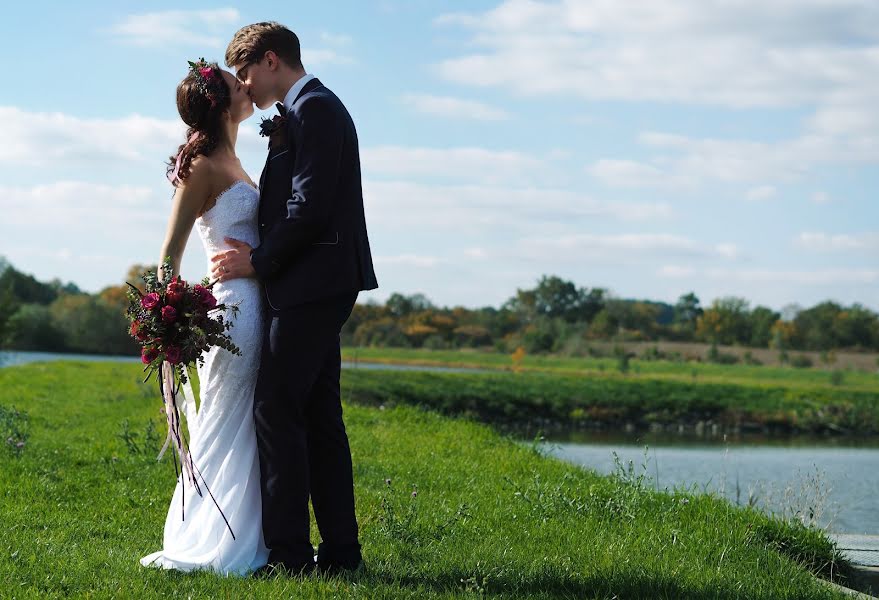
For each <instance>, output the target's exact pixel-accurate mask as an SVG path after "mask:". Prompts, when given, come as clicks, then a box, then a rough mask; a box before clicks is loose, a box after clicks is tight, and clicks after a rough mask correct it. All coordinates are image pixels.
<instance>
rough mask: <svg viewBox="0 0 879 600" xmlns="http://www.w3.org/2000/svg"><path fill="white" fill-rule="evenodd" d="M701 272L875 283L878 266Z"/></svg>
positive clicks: (734, 278) (745, 278)
mask: <svg viewBox="0 0 879 600" xmlns="http://www.w3.org/2000/svg"><path fill="white" fill-rule="evenodd" d="M705 276H707V277H708V278H710V279H716V280H721V281H724V282H739V283H750V284H753V283H760V284H773V285H778V284H785V285H787V284H790V285H806V286H822V285H857V284H870V283H879V270H877V269H858V268H848V267H841V268H837V269H814V270H783V269H779V270H775V269H707V270H706V271H705Z"/></svg>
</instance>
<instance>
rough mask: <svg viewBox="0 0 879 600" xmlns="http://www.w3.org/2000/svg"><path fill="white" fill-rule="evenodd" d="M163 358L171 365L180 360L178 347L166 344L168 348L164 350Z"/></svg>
mask: <svg viewBox="0 0 879 600" xmlns="http://www.w3.org/2000/svg"><path fill="white" fill-rule="evenodd" d="M165 360H167V361H168V362H169V363H171V364H172V365H176V364H177V363H179V362H180V348H178V347H177V346H168V349H167V350H165Z"/></svg>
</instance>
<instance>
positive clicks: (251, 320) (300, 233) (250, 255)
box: [140, 22, 378, 575]
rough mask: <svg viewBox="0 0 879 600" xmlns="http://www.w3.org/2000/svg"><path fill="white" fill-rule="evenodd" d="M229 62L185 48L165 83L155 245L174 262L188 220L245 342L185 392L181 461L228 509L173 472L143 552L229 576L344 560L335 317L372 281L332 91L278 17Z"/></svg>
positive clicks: (345, 133)
mask: <svg viewBox="0 0 879 600" xmlns="http://www.w3.org/2000/svg"><path fill="white" fill-rule="evenodd" d="M225 62H226V65H227V66H228V67H230V68H231V69H233V70H234V74H233V71H227V70H225V69H221V68H220V67H219V66H218V65H217V64H216V63H208V62H205V61H204V60H199V61H198V62H191V63H190V69H189V72H188V73H187V74H186V77H184V79H183V81H181V82H180V84H179V85H178V86H177V110H178V112H179V113H180V118H181V119H182V120H183V122H184V123H186V125H187V126H188V131H187V133H186V141H185V143H183V144H182V145H181V146H180V147H179V148H178V150H177V152H176V153H175V154H174V155H173V156H172V157H171V160H170V164H169V166H168V170H167V176H168V179H169V180H170V181H171V184H172V185H173V186H174V188H175V191H174V199H173V207H172V209H171V215H170V219H169V223H168V229H167V233H166V236H165V241H164V243H163V244H162V249H161V254H160V260H159V264H161V263H162V261H163V260H164V259H165V257H170V260H171V267H172V269H173V272H174V273H179V269H180V262H181V258H182V256H183V251H184V248H185V246H186V241H187V239H188V237H189V235H190V233H191V231H192V228H193V226H195V227H196V229H197V230H198V233H199V236H200V237H201V241H202V244H203V245H204V249H205V252H206V254H207V256H208V257H210V258H209V265H208V269H209V271H210V277H211V279H213V280H216V281H217V283H216V284H215V285H214V287H213V293H214V296H215V297H216V298H217V301H218V302H219V303H221V304H226V305H237V306H238V307H239V313H238V316H237V318H236V320H235V324H234V327H232V329H231V330H230V337H231V338H232V341H233V342H234V344H235V345H236V346H237V347H238V348H239V349H240V350H241V355H240V356H236V355H234V354H232V353H230V352H229V351H227V350H225V349H223V348H220V347H213V348H211V349H210V351H208V352H206V353H205V354H203V355H202V358H203V359H204V362H203V364H200V365H199V366H198V367H197V369H198V380H199V388H200V389H199V395H200V403H199V406H198V410H197V411H196V409H195V401H194V399H193V398H192V395H191V394H186V395H187V398H186V402H185V407H184V413H185V415H186V421H187V427H188V429H189V435H190V443H189V448H190V452H191V455H192V458H193V461H194V462H195V463H196V464H197V465H198V469H199V471H200V474H201V476H202V478H203V480H204V481H205V483H206V484H207V487H208V488H209V490H210V492H211V493H212V495H213V498H214V499H215V500H216V502H217V505H218V506H219V507H222V512H221V511H220V510H217V506H215V505H214V503H213V502H212V501H211V499H210V498H209V497H207V495H205V496H201V495H199V494H195V493H192V489H189V490H186V489H184V488H186V487H189V486H190V484H189V483H187V482H186V481H185V480H184V479H182V478H181V479H178V481H177V485H176V488H175V490H174V495H173V498H172V500H171V504H170V507H169V509H168V514H167V518H166V520H165V528H164V539H163V543H162V549H161V550H160V551H158V552H154V553H153V554H150V555H149V556H146V557H144V558H142V559H141V561H140V562H141V564H143V565H144V566H149V565H153V566H158V567H163V568H166V569H177V570H181V571H190V570H195V569H205V570H211V571H215V572H217V573H222V574H238V575H247V574H250V573H256V574H270V573H274V572H281V571H285V572H289V573H294V574H299V573H301V574H306V573H309V572H311V571H313V570H315V569H319V570H320V571H322V572H329V573H332V572H337V571H341V570H349V569H356V568H357V567H358V566H359V565H360V563H361V560H362V557H361V547H360V543H359V538H358V528H357V520H356V517H355V511H354V482H353V474H352V463H351V450H350V447H349V444H348V436H347V433H346V431H345V424H344V422H343V419H342V405H341V397H340V389H339V375H340V369H341V354H340V347H339V332H340V330H341V328H342V326H343V325H344V323H345V321H346V320H347V319H348V317H349V316H350V314H351V310H352V309H353V307H354V303H355V301H356V299H357V295H358V293H359V292H360V291H361V290H371V289H375V288H376V287H378V283H377V282H376V277H375V272H374V270H373V265H372V256H371V253H370V249H369V240H368V237H367V233H366V220H365V216H364V209H363V192H362V186H361V176H360V155H359V149H358V143H357V133H356V130H355V127H354V122H353V121H352V119H351V116H350V115H349V114H348V111H347V110H346V108H345V106H344V105H343V104H342V102H341V101H340V100H339V98H338V97H337V96H336V95H335V94H334V93H333V92H332V91H330V90H329V89H328V88H327V87H326V86H325V85H324V84H323V83H321V81H320V80H319V79H316V78H315V77H314V76H313V75H311V74H307V73H306V71H305V69H304V67H303V66H302V61H301V57H300V46H299V39H298V37H297V36H296V34H295V33H293V32H292V31H290V30H289V29H287V28H286V27H284V26H283V25H281V24H279V23H275V22H264V23H255V24H253V25H248V26H246V27H242V28H241V29H240V30H238V32H237V33H236V34H235V36H234V37H233V38H232V41H231V42H230V43H229V46H228V48H227V49H226V56H225ZM254 104H255V105H256V106H258V107H259V108H260V109H267V108H270V107H272V105H273V104H277V108H278V111H279V114H278V115H277V116H275V117H274V118H273V119H272V120H271V122H266V123H264V125H266V126H265V127H264V129H266V130H267V131H266V132H267V133H269V134H270V141H269V151H268V156H267V157H266V162H265V166H264V167H263V170H262V174H261V175H260V178H259V185H258V186H257V185H256V184H254V182H253V180H252V179H251V178H250V176H248V174H247V173H246V172H245V171H244V170H243V168H242V166H241V162H240V160H239V159H238V156H237V154H236V141H237V139H238V129H239V126H240V124H241V123H242V122H243V121H245V120H246V119H247V118H248V117H250V116H251V115H252V114H253V112H254ZM159 275H160V277H162V273H160V274H159ZM165 276H166V277H167V275H165ZM309 499H310V500H311V504H312V507H313V509H314V515H315V519H316V521H317V527H318V530H319V533H320V538H321V542H320V544H319V546H318V549H317V553H316V556H315V550H314V547H313V546H312V545H311V537H310V531H309V525H310V518H309V508H308V502H309ZM227 519H228V522H227Z"/></svg>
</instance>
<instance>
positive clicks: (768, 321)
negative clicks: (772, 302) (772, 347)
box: [748, 306, 781, 348]
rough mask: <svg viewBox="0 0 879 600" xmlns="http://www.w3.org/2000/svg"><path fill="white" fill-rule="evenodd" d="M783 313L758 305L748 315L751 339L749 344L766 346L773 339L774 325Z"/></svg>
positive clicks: (760, 346) (759, 346) (758, 346)
mask: <svg viewBox="0 0 879 600" xmlns="http://www.w3.org/2000/svg"><path fill="white" fill-rule="evenodd" d="M780 317H781V315H780V314H779V313H777V312H775V311H774V310H772V309H769V308H766V307H765V306H758V307H756V308H755V309H754V310H752V311H751V314H750V315H749V317H748V320H749V321H750V325H749V329H750V331H751V339H750V340H749V342H748V343H749V345H750V346H753V347H756V348H766V347H768V346H769V342H771V341H772V327H773V325H775V322H776V321H778V319H779V318H780Z"/></svg>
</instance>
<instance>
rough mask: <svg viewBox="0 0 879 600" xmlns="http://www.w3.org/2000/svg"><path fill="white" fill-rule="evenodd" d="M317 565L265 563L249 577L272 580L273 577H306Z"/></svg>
mask: <svg viewBox="0 0 879 600" xmlns="http://www.w3.org/2000/svg"><path fill="white" fill-rule="evenodd" d="M316 568H317V565H316V564H315V563H314V562H311V563H305V564H304V565H298V566H293V565H288V564H286V563H282V562H270V563H267V564H265V565H263V566H261V567H260V568H258V569H257V570H256V571H254V572H253V573H252V574H251V576H252V577H253V578H255V579H274V578H275V577H306V576H308V575H310V574H311V573H312V572H313V571H314V570H315V569H316Z"/></svg>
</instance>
